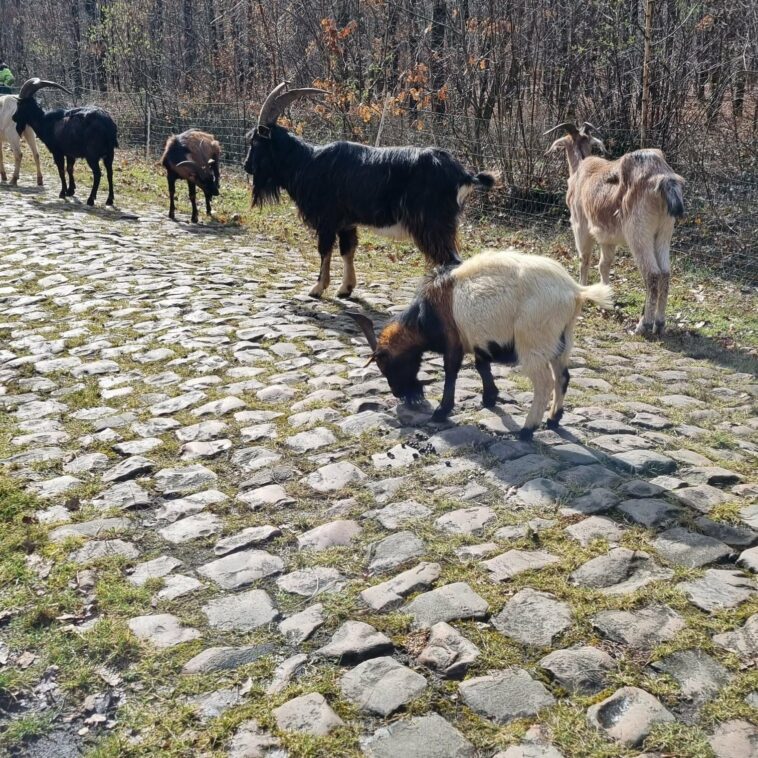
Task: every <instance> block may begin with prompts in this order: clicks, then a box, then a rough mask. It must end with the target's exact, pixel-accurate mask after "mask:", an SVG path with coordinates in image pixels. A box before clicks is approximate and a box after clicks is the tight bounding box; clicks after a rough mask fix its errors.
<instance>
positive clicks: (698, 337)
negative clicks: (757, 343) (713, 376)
mask: <svg viewBox="0 0 758 758" xmlns="http://www.w3.org/2000/svg"><path fill="white" fill-rule="evenodd" d="M659 342H660V344H661V346H662V347H664V348H666V349H667V350H670V351H671V352H677V353H681V354H682V355H685V356H687V357H688V358H694V359H696V360H705V361H710V362H711V363H717V364H718V365H719V366H724V367H726V368H730V369H733V370H734V371H740V372H744V373H747V374H753V375H754V376H758V351H756V350H754V351H752V352H751V351H749V350H746V349H744V348H741V347H736V346H735V347H727V346H726V345H724V344H723V343H722V342H720V341H719V340H718V339H716V338H714V337H709V336H707V335H705V334H700V333H699V332H693V331H689V330H685V329H670V330H669V329H667V330H666V332H665V333H664V335H663V337H661V338H660V339H659Z"/></svg>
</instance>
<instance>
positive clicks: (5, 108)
mask: <svg viewBox="0 0 758 758" xmlns="http://www.w3.org/2000/svg"><path fill="white" fill-rule="evenodd" d="M17 105H18V98H17V97H16V96H15V95H2V96H0V180H2V181H4V182H7V181H8V175H7V174H6V173H5V162H4V161H3V142H4V141H5V142H7V143H8V144H9V145H10V147H11V150H12V151H13V160H14V166H13V176H12V177H11V186H15V185H16V184H18V175H19V172H20V171H21V138H20V137H19V135H18V132H17V131H16V124H15V123H14V121H13V114H14V113H15V112H16V106H17ZM24 139H25V140H26V142H27V144H28V145H29V149H30V150H31V151H32V156H33V157H34V164H35V165H36V166H37V184H38V185H39V186H40V187H41V186H42V169H41V167H40V165H39V152H38V151H37V140H36V139H35V138H34V132H33V131H32V128H31V126H27V127H26V129H24Z"/></svg>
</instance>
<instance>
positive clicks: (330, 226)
mask: <svg viewBox="0 0 758 758" xmlns="http://www.w3.org/2000/svg"><path fill="white" fill-rule="evenodd" d="M285 87H286V83H282V84H280V85H279V86H277V87H276V88H275V89H274V90H273V91H272V92H271V94H270V95H269V96H268V98H266V102H265V103H264V104H263V107H262V108H261V112H260V116H259V117H258V127H257V128H256V129H255V130H253V132H251V133H250V134H249V135H248V137H249V139H250V149H249V150H248V153H247V158H246V159H245V163H244V168H245V171H247V173H248V174H252V176H253V204H255V205H262V204H264V203H266V202H277V201H278V200H279V193H280V190H282V189H285V190H287V193H288V194H289V195H290V197H292V199H293V200H294V201H295V204H296V205H297V208H298V210H299V211H300V215H301V217H302V218H303V220H304V221H305V223H306V224H308V226H310V227H312V228H313V229H315V230H316V233H317V235H318V252H319V255H320V256H321V269H320V271H319V277H318V282H317V283H316V285H315V286H314V287H313V289H312V290H311V292H310V294H311V296H312V297H321V295H322V294H323V292H324V290H325V289H326V288H327V287H328V286H329V267H330V264H331V258H332V249H333V247H334V244H335V242H336V241H337V240H338V239H339V247H340V255H341V256H342V260H343V266H344V268H343V278H342V286H341V287H340V289H339V291H338V292H337V296H338V297H349V296H350V294H351V293H352V291H353V289H354V288H355V284H356V277H355V266H354V263H353V260H354V257H355V249H356V247H357V245H358V233H357V231H356V227H357V226H368V227H372V228H373V229H375V230H376V231H378V232H379V233H380V234H384V235H385V236H389V237H392V238H394V239H409V238H410V239H412V240H413V241H414V242H415V243H416V245H417V246H418V248H419V249H420V250H421V252H422V253H423V254H424V255H425V256H426V258H427V261H428V262H429V263H430V264H433V265H445V264H449V263H460V257H459V255H458V246H457V239H456V237H457V231H458V217H459V215H460V212H461V208H462V207H463V201H464V200H465V199H466V197H467V196H468V195H469V194H470V192H471V191H472V190H473V189H474V188H476V187H481V188H483V189H489V188H490V187H493V186H494V184H495V181H496V176H495V175H494V174H492V173H489V172H482V173H480V174H471V173H469V172H468V171H466V169H464V168H463V166H462V165H461V164H460V163H459V162H458V161H457V160H455V158H453V157H452V156H451V155H450V153H448V152H446V151H445V150H440V149H437V148H416V147H388V148H378V147H367V146H365V145H360V144H357V143H355V142H333V143H331V144H329V145H323V146H315V145H310V144H308V143H307V142H305V141H304V140H301V139H299V138H298V137H296V136H294V135H293V134H291V133H290V132H289V131H287V129H285V128H284V127H281V126H277V124H276V119H277V117H278V116H279V114H281V113H282V111H283V110H284V109H285V108H286V107H287V105H289V103H291V102H292V101H293V100H295V99H296V98H298V97H304V96H307V95H320V94H324V91H323V90H319V89H313V88H304V89H295V90H291V91H289V92H285V91H284V90H285Z"/></svg>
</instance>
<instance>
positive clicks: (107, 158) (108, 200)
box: [103, 153, 113, 205]
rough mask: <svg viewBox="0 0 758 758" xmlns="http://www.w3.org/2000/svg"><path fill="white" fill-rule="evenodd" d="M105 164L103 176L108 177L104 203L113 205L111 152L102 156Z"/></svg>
mask: <svg viewBox="0 0 758 758" xmlns="http://www.w3.org/2000/svg"><path fill="white" fill-rule="evenodd" d="M103 164H104V165H105V176H106V177H107V178H108V197H107V198H106V199H105V204H106V205H113V154H112V153H109V154H107V155H105V156H103Z"/></svg>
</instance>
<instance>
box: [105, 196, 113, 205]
mask: <svg viewBox="0 0 758 758" xmlns="http://www.w3.org/2000/svg"><path fill="white" fill-rule="evenodd" d="M105 204H106V205H113V198H112V197H109V198H108V199H107V200H106V201H105Z"/></svg>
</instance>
